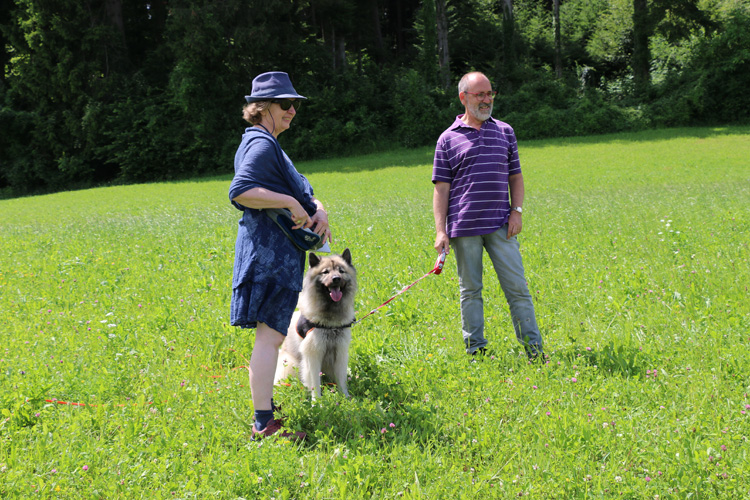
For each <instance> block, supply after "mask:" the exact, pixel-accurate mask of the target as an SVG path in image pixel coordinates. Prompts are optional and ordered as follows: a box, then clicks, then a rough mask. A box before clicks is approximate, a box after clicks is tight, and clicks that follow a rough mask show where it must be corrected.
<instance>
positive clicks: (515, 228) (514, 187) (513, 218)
mask: <svg viewBox="0 0 750 500" xmlns="http://www.w3.org/2000/svg"><path fill="white" fill-rule="evenodd" d="M508 186H509V187H510V206H511V208H512V207H523V196H524V189H523V174H514V175H511V176H510V177H508ZM522 228H523V222H522V221H521V214H520V213H518V212H516V211H515V210H511V211H510V216H509V217H508V238H512V237H513V236H515V235H517V234H518V233H520V232H521V229H522Z"/></svg>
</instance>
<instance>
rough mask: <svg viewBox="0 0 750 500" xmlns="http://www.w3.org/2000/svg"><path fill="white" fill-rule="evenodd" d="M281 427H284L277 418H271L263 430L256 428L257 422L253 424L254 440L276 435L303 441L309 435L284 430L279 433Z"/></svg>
mask: <svg viewBox="0 0 750 500" xmlns="http://www.w3.org/2000/svg"><path fill="white" fill-rule="evenodd" d="M281 429H282V425H281V422H279V421H278V420H276V419H275V418H272V419H271V420H269V421H268V424H267V425H266V428H265V429H263V430H261V431H259V430H257V429H256V428H255V424H253V436H252V440H253V441H256V440H258V439H262V438H267V437H269V436H272V435H273V436H276V437H280V438H284V439H289V440H290V441H301V440H303V439H305V438H306V437H307V434H306V433H304V432H289V431H282V432H281V433H278V432H279V431H280V430H281ZM277 433H278V434H277Z"/></svg>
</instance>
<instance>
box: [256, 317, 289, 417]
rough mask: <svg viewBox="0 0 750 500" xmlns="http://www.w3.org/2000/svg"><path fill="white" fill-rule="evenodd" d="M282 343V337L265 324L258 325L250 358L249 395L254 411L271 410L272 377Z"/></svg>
mask: <svg viewBox="0 0 750 500" xmlns="http://www.w3.org/2000/svg"><path fill="white" fill-rule="evenodd" d="M282 342H284V335H282V334H281V333H279V332H277V331H276V330H274V329H273V328H271V327H270V326H268V325H266V324H265V323H258V326H257V329H256V331H255V345H254V346H253V353H252V355H251V356H250V394H251V395H252V398H253V408H254V409H255V410H256V411H257V410H260V411H263V410H271V398H272V397H273V376H274V374H275V373H276V361H277V360H278V357H279V347H281V343H282Z"/></svg>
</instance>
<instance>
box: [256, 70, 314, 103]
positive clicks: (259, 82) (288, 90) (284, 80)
mask: <svg viewBox="0 0 750 500" xmlns="http://www.w3.org/2000/svg"><path fill="white" fill-rule="evenodd" d="M284 98H286V99H307V97H305V96H303V95H299V94H298V93H297V91H296V90H294V87H293V86H292V81H291V80H290V79H289V75H288V74H286V73H284V72H283V71H269V72H268V73H262V74H260V75H258V76H256V77H255V78H254V79H253V90H252V92H251V93H250V95H246V96H245V100H246V101H247V102H248V104H249V103H251V102H258V101H269V100H271V99H284Z"/></svg>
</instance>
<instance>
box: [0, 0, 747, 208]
mask: <svg viewBox="0 0 750 500" xmlns="http://www.w3.org/2000/svg"><path fill="white" fill-rule="evenodd" d="M0 42H1V43H0V46H1V47H2V50H1V51H0V64H1V65H2V67H3V72H2V75H1V78H0V193H2V195H4V196H13V195H22V194H29V193H39V192H48V191H58V190H63V189H71V188H82V187H88V186H93V185H101V184H104V183H111V182H117V183H120V182H145V181H154V180H167V179H180V178H186V177H190V176H196V175H207V174H215V173H228V172H231V171H232V160H233V155H234V151H235V148H236V147H237V144H238V142H239V139H240V135H241V133H242V131H243V130H244V126H245V124H244V122H242V120H241V107H242V105H243V103H244V99H243V96H244V95H245V94H247V93H249V91H250V87H251V81H252V78H253V77H254V76H255V75H257V74H259V73H261V72H264V71H271V70H281V71H286V72H288V73H289V74H290V76H291V78H292V81H293V83H294V85H295V87H296V89H297V90H298V91H299V92H300V93H302V94H303V95H306V96H307V97H308V98H309V101H307V102H306V103H305V105H304V106H303V107H302V109H301V111H300V113H299V114H298V116H297V118H296V119H295V121H294V124H293V131H291V132H288V133H286V134H284V135H282V136H281V137H280V141H281V142H282V145H283V147H284V148H285V150H286V151H287V152H288V153H289V154H290V156H291V157H292V158H294V159H295V160H300V159H312V158H324V157H330V156H339V155H346V154H353V153H360V152H362V153H363V152H371V151H376V150H378V149H381V148H385V147H388V148H392V147H395V146H403V147H413V146H422V145H427V144H431V143H434V141H435V140H436V138H437V136H438V135H439V133H440V132H441V131H442V130H443V129H444V128H445V127H447V125H449V124H450V123H451V121H452V119H453V117H454V116H455V115H456V114H458V113H459V112H460V111H461V109H460V105H459V103H458V100H457V90H456V83H457V81H458V79H459V78H460V77H461V75H462V74H464V73H465V72H466V71H469V70H480V71H483V72H485V73H486V74H487V75H488V76H489V77H490V79H491V80H492V82H493V84H494V86H495V88H496V89H497V90H498V91H499V92H500V93H499V94H498V96H497V98H496V100H495V112H494V115H495V116H496V117H498V118H501V119H503V120H505V121H507V122H509V123H510V124H511V125H513V127H514V128H515V129H516V132H517V135H518V137H519V139H520V140H524V139H532V138H543V137H559V136H568V135H580V134H592V133H604V132H616V131H625V130H637V129H644V128H649V127H665V126H685V125H698V124H700V125H706V124H729V123H742V122H747V121H748V119H750V92H748V89H750V0H492V1H490V0H421V1H419V0H213V1H210V0H154V1H145V0H130V1H123V0H57V1H54V2H52V1H49V0H13V1H9V0H6V1H4V2H0Z"/></svg>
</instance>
